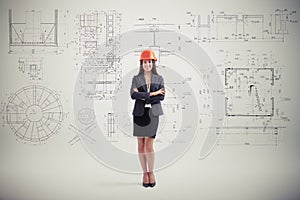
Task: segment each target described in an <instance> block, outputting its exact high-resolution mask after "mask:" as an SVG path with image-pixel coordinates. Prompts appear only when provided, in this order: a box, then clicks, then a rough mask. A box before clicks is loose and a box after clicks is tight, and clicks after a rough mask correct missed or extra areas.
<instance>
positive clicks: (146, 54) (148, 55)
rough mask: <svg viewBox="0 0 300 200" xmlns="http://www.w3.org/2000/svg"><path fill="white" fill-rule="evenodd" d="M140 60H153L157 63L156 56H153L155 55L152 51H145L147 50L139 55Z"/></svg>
mask: <svg viewBox="0 0 300 200" xmlns="http://www.w3.org/2000/svg"><path fill="white" fill-rule="evenodd" d="M140 60H154V61H157V58H156V56H155V54H154V52H153V51H152V50H150V49H147V50H144V51H143V52H142V53H141V57H140Z"/></svg>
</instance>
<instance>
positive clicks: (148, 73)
mask: <svg viewBox="0 0 300 200" xmlns="http://www.w3.org/2000/svg"><path fill="white" fill-rule="evenodd" d="M151 75H152V72H151V71H150V72H145V71H144V76H151Z"/></svg>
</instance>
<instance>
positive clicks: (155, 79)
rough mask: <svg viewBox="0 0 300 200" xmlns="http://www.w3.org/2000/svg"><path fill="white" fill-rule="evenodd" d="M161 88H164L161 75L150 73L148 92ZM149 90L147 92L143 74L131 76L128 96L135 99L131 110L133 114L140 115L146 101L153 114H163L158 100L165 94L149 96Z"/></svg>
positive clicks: (162, 98) (142, 112)
mask: <svg viewBox="0 0 300 200" xmlns="http://www.w3.org/2000/svg"><path fill="white" fill-rule="evenodd" d="M133 88H137V89H138V91H139V92H135V91H133ZM161 88H164V79H163V77H162V76H161V75H156V74H152V77H151V84H150V92H155V91H157V90H159V89H161ZM150 92H147V85H146V80H145V77H144V74H141V75H136V76H134V77H133V78H132V84H131V88H130V96H131V98H132V99H135V103H134V109H133V112H132V114H133V115H134V116H142V115H143V114H144V111H145V104H146V103H149V104H151V107H152V109H151V110H152V114H153V115H154V116H159V115H163V110H162V107H161V103H160V101H162V100H164V97H165V96H164V95H161V94H159V95H156V96H151V97H150Z"/></svg>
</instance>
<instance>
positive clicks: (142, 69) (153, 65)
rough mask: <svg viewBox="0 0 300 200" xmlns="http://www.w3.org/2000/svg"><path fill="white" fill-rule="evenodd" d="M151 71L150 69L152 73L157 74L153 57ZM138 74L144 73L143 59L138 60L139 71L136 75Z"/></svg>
mask: <svg viewBox="0 0 300 200" xmlns="http://www.w3.org/2000/svg"><path fill="white" fill-rule="evenodd" d="M151 71H152V73H153V74H158V73H157V70H156V63H155V61H154V59H152V70H151ZM140 74H144V68H143V61H142V60H141V61H140V71H139V74H138V75H140Z"/></svg>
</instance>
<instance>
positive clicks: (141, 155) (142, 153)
mask: <svg viewBox="0 0 300 200" xmlns="http://www.w3.org/2000/svg"><path fill="white" fill-rule="evenodd" d="M137 139H138V153H139V159H140V163H141V166H142V169H143V173H144V176H143V182H144V183H149V177H148V175H147V162H146V153H145V138H140V137H138V138H137Z"/></svg>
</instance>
